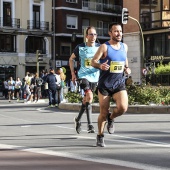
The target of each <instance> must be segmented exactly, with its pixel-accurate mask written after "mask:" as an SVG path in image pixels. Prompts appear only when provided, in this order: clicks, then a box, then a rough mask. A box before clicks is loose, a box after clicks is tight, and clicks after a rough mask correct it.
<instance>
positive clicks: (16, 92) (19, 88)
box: [15, 77, 22, 101]
mask: <svg viewBox="0 0 170 170" xmlns="http://www.w3.org/2000/svg"><path fill="white" fill-rule="evenodd" d="M21 86H22V82H21V80H20V78H19V77H17V80H16V82H15V94H16V97H17V101H19V93H20V90H21Z"/></svg>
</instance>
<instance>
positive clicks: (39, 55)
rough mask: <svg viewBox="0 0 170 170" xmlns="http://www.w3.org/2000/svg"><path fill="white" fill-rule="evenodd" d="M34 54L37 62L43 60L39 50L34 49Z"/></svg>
mask: <svg viewBox="0 0 170 170" xmlns="http://www.w3.org/2000/svg"><path fill="white" fill-rule="evenodd" d="M36 55H37V62H40V61H43V55H42V54H41V51H40V50H37V51H36Z"/></svg>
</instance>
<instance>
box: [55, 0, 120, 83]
mask: <svg viewBox="0 0 170 170" xmlns="http://www.w3.org/2000/svg"><path fill="white" fill-rule="evenodd" d="M122 5H123V1H121V0H82V1H79V0H62V1H58V0H53V10H54V11H55V12H54V13H55V16H54V17H55V18H54V21H55V23H54V25H55V28H54V30H55V31H54V32H55V37H53V41H54V42H55V45H54V46H53V52H55V54H54V56H55V57H54V58H55V59H54V60H55V67H65V68H66V70H67V72H66V75H67V80H69V79H70V78H71V73H70V69H69V62H68V59H69V57H70V55H71V53H72V51H73V49H74V48H75V47H76V45H78V44H80V43H82V42H84V41H85V40H84V30H85V29H86V28H87V27H88V26H94V27H95V28H96V30H97V34H98V42H100V43H103V42H105V41H107V40H109V39H110V37H109V35H108V26H109V24H110V23H111V22H119V23H121V12H122ZM73 33H74V35H76V38H74V41H72V34H73ZM54 38H55V40H54ZM76 68H77V62H75V69H76Z"/></svg>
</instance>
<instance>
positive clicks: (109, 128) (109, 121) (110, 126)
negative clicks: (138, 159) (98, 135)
mask: <svg viewBox="0 0 170 170" xmlns="http://www.w3.org/2000/svg"><path fill="white" fill-rule="evenodd" d="M110 115H111V113H108V115H107V131H108V132H109V133H110V134H112V133H114V131H115V127H114V120H112V119H110Z"/></svg>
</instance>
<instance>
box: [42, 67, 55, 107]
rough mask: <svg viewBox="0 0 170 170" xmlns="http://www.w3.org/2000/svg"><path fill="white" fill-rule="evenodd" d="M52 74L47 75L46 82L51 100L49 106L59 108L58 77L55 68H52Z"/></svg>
mask: <svg viewBox="0 0 170 170" xmlns="http://www.w3.org/2000/svg"><path fill="white" fill-rule="evenodd" d="M49 71H50V73H49V74H48V75H47V78H46V81H45V82H47V83H48V98H49V106H48V107H54V106H57V98H56V88H57V86H56V82H57V79H56V76H55V75H54V73H55V72H54V69H53V67H50V70H49Z"/></svg>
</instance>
